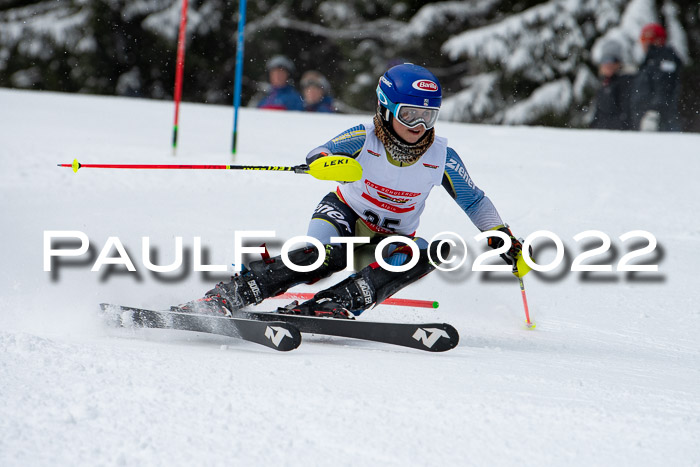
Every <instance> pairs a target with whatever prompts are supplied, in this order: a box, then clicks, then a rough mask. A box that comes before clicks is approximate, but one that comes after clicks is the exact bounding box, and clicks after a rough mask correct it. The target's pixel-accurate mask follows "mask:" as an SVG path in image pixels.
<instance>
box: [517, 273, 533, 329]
mask: <svg viewBox="0 0 700 467" xmlns="http://www.w3.org/2000/svg"><path fill="white" fill-rule="evenodd" d="M518 281H519V282H520V292H521V294H522V296H523V307H524V308H525V325H526V326H527V328H528V329H535V323H533V322H532V321H530V309H529V308H528V306H527V295H525V284H524V283H523V278H522V277H518Z"/></svg>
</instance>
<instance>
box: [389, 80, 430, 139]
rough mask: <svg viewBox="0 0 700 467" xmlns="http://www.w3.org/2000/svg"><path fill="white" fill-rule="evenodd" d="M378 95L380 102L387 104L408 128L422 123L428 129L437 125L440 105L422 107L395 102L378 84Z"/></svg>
mask: <svg viewBox="0 0 700 467" xmlns="http://www.w3.org/2000/svg"><path fill="white" fill-rule="evenodd" d="M377 97H378V98H379V102H381V104H382V105H383V106H385V107H386V108H387V109H389V111H390V112H391V113H392V115H394V118H396V119H397V120H398V121H399V122H401V123H402V124H403V125H405V126H407V127H408V128H415V127H417V126H418V125H420V124H423V126H425V129H426V130H430V129H431V128H432V127H434V126H435V122H436V121H437V118H438V113H440V107H422V106H419V105H411V104H394V103H393V102H391V101H390V100H389V98H388V97H386V94H384V92H382V90H381V89H380V87H379V86H377Z"/></svg>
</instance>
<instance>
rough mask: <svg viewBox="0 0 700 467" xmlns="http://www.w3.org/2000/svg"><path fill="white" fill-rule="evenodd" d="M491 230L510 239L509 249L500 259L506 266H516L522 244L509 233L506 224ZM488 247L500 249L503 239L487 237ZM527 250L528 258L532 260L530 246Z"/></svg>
mask: <svg viewBox="0 0 700 467" xmlns="http://www.w3.org/2000/svg"><path fill="white" fill-rule="evenodd" d="M491 230H500V231H501V232H503V233H505V234H506V235H508V237H510V248H509V249H508V251H507V252H505V253H502V254H501V258H503V261H505V262H506V264H510V265H516V264H517V262H518V258H519V257H520V256H521V254H522V251H523V244H522V242H521V241H520V240H518V239H517V238H515V236H514V235H513V232H511V231H510V228H509V227H508V224H503V225H499V226H498V227H494V228H493V229H491ZM488 245H489V246H490V247H491V248H493V249H496V248H500V247H502V246H503V239H502V238H499V237H489V238H488ZM528 250H529V251H528V253H529V256H530V258H532V246H530V247H529V248H528Z"/></svg>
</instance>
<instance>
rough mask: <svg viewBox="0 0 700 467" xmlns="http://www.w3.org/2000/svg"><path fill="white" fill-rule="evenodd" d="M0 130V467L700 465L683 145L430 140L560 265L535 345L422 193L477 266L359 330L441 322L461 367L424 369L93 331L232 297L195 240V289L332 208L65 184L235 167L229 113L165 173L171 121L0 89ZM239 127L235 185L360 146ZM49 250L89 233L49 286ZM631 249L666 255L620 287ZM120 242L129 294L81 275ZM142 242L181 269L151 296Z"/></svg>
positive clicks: (187, 137) (485, 135)
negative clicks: (127, 316) (120, 315)
mask: <svg viewBox="0 0 700 467" xmlns="http://www.w3.org/2000/svg"><path fill="white" fill-rule="evenodd" d="M0 109H1V111H0V161H1V162H0V163H1V166H0V169H1V170H0V190H1V197H2V200H3V201H2V205H1V206H2V207H1V209H2V222H3V228H2V230H1V234H0V235H2V255H1V258H2V263H1V269H0V465H3V466H20V465H21V466H24V465H96V464H104V465H114V464H118V465H192V464H196V465H331V464H334V465H562V464H564V463H566V464H569V465H692V464H698V463H700V448H699V447H698V446H699V445H698V441H697V440H698V439H700V344H698V335H700V311H698V310H699V308H698V302H699V298H700V292H699V291H698V290H699V289H698V286H697V285H698V282H697V265H698V264H699V260H700V253H698V249H697V246H696V245H697V243H698V241H700V220H698V218H697V198H698V196H699V195H700V189H699V188H698V187H697V179H698V173H699V169H700V159H698V156H700V153H699V152H700V137H698V136H697V135H680V134H673V135H671V134H663V135H661V134H639V133H626V134H622V133H616V132H601V131H566V130H552V129H542V128H502V127H489V126H475V125H459V124H449V123H439V124H438V129H439V132H440V133H441V134H442V135H444V136H447V137H448V138H449V140H450V145H451V146H452V147H454V148H455V149H456V150H457V151H458V152H459V153H460V155H461V156H462V157H463V159H464V160H465V162H466V164H467V165H468V169H469V170H470V173H471V175H472V177H473V179H474V180H475V182H476V183H477V184H478V185H479V186H480V187H481V188H483V189H484V190H485V191H486V192H487V194H488V195H489V196H490V197H491V199H492V200H493V201H494V203H495V205H496V206H497V207H498V209H499V211H500V213H501V214H502V216H503V217H504V219H506V221H507V222H509V223H510V224H511V226H512V227H513V229H514V231H515V232H516V234H518V235H520V236H523V237H525V236H528V235H529V234H530V233H532V232H535V231H538V230H548V231H551V232H553V233H554V234H556V235H557V236H558V237H559V238H561V239H562V241H563V245H564V250H565V252H566V255H565V257H564V260H563V262H562V265H561V266H560V267H559V268H556V269H555V270H554V271H552V272H548V273H531V274H530V275H528V276H527V277H526V279H525V283H526V286H527V292H528V299H529V302H530V308H531V313H532V316H533V318H534V320H535V321H536V322H537V329H536V330H535V331H527V330H525V329H524V326H523V322H524V316H523V308H522V303H521V298H520V290H519V287H518V284H517V281H514V280H513V278H512V277H510V276H509V275H508V274H504V275H501V274H496V273H493V274H487V273H484V272H473V271H471V270H470V269H471V265H472V264H473V260H474V257H475V254H478V253H479V252H480V251H481V250H480V247H479V246H478V243H477V242H475V241H474V240H473V237H474V235H476V234H477V233H478V232H477V230H476V229H475V228H474V227H473V226H472V225H471V224H470V222H469V220H468V219H467V218H466V216H464V215H463V214H462V213H461V212H460V210H459V209H458V208H457V206H456V205H455V204H454V203H453V202H452V200H451V199H450V198H449V197H448V196H447V195H446V194H445V193H443V192H442V190H435V192H434V193H433V194H432V195H431V198H430V200H429V205H428V207H427V209H426V213H425V215H424V217H423V223H422V225H421V228H420V230H419V233H420V234H421V235H422V236H424V237H428V238H430V237H431V236H432V235H434V234H436V233H438V232H442V231H453V232H457V233H459V234H460V235H462V236H463V237H464V238H465V240H466V241H467V244H468V246H469V248H470V256H469V258H468V260H467V261H466V263H465V265H464V266H463V267H462V268H460V269H459V270H458V271H455V272H450V273H446V272H437V273H434V274H431V275H430V276H428V277H426V278H425V279H423V280H422V281H421V282H419V283H417V284H414V285H413V286H411V287H409V288H408V289H405V290H403V291H401V292H400V293H399V296H401V297H407V298H425V299H435V300H439V301H440V303H441V306H440V308H439V309H437V310H432V309H430V310H428V309H405V308H396V307H389V306H380V307H378V308H377V309H375V310H371V311H368V312H366V313H365V315H363V319H382V320H411V321H418V320H429V321H435V320H441V321H447V322H450V323H452V324H453V325H454V326H455V327H457V329H458V330H459V331H460V334H461V343H460V345H459V346H458V347H457V348H456V349H454V350H452V351H450V352H447V353H445V354H439V355H433V354H426V353H423V352H419V351H413V350H409V349H401V348H393V347H390V346H386V345H381V344H374V343H367V342H359V341H353V340H349V339H338V338H324V337H317V336H305V337H304V342H303V343H302V346H301V347H300V348H299V349H297V350H295V351H293V352H290V353H287V354H280V353H276V352H273V351H270V350H268V349H265V348H263V347H260V346H257V345H255V344H249V343H245V342H241V341H237V340H231V339H227V338H223V337H215V336H209V335H201V334H192V333H186V332H173V331H157V330H141V331H138V332H130V331H126V330H125V331H122V332H117V331H115V330H108V329H105V328H103V327H102V326H101V325H100V323H99V321H98V320H97V318H96V312H97V304H98V303H100V302H116V303H122V304H126V305H142V306H148V307H164V306H167V305H170V304H174V303H180V302H183V301H186V300H189V299H192V298H195V297H199V296H201V295H202V293H203V292H205V291H206V290H207V289H208V288H209V287H210V286H211V285H212V284H213V283H214V282H216V281H217V280H218V279H219V277H220V276H221V275H222V274H218V273H195V272H192V251H193V246H194V238H195V237H200V238H201V242H202V245H203V250H204V252H205V255H204V260H205V261H206V262H207V264H230V263H231V261H232V257H233V235H234V231H236V230H239V231H243V230H275V231H276V232H277V240H273V241H270V242H268V244H269V246H270V247H271V249H272V250H273V252H275V253H277V252H279V249H280V247H281V244H282V242H283V241H284V240H286V239H288V238H291V237H292V236H295V235H300V234H303V233H305V231H306V224H307V222H308V218H309V217H310V215H311V212H312V211H313V209H314V207H315V205H316V203H317V202H318V200H320V198H321V197H322V196H323V195H324V194H325V193H326V192H328V191H329V190H331V189H333V187H334V184H333V183H331V182H323V181H318V180H315V179H313V178H311V177H308V176H303V175H294V174H287V173H262V172H260V173H255V172H250V173H248V172H246V173H243V172H232V171H223V170H222V171H118V170H96V169H92V170H91V169H81V170H80V172H79V173H78V174H74V173H73V172H72V171H71V170H69V169H64V168H58V167H56V164H58V163H69V162H71V161H72V160H73V159H74V158H77V159H78V160H80V161H81V162H84V163H200V164H201V163H212V164H226V163H231V156H230V154H229V150H228V149H229V146H230V135H231V126H232V125H231V119H232V111H231V109H230V108H226V107H214V106H202V105H187V104H185V105H184V107H183V109H182V113H181V125H180V135H181V136H180V148H179V152H178V155H177V156H175V157H173V156H172V154H171V150H170V147H169V142H170V137H171V133H170V132H171V121H172V113H173V109H172V105H171V104H169V103H167V102H153V101H146V100H129V99H117V98H105V97H87V96H76V95H61V94H51V93H36V92H19V91H10V90H1V89H0ZM240 117H241V121H240V125H239V131H240V137H239V146H240V147H239V155H238V156H237V157H236V160H235V163H241V164H243V163H250V164H285V165H290V164H296V163H300V162H302V160H303V156H304V155H305V153H306V152H307V151H308V150H309V149H310V148H312V147H314V146H315V145H317V144H320V143H322V142H324V141H326V140H327V139H329V138H330V137H332V136H334V135H335V134H337V133H339V132H340V131H341V130H343V129H345V128H347V127H349V126H351V125H354V124H357V123H361V122H362V121H363V120H365V119H364V118H358V117H357V116H337V115H332V116H326V115H305V114H300V113H279V112H264V111H257V110H250V109H243V110H242V111H241V114H240ZM368 118H369V116H367V119H368ZM51 230H70V231H81V232H84V233H85V234H86V235H87V236H88V238H89V239H90V246H91V249H90V251H89V252H88V254H86V255H85V256H83V257H80V258H62V259H61V260H60V262H59V263H58V265H57V266H58V267H56V265H54V270H53V271H52V272H45V271H44V270H43V263H44V259H43V251H44V232H45V231H51ZM587 230H599V231H601V232H604V233H605V234H607V235H608V236H609V237H610V238H611V240H612V248H611V250H610V251H609V252H607V253H605V254H603V255H601V256H599V257H597V258H596V259H597V260H598V263H601V264H611V265H612V266H613V272H607V273H583V272H572V271H571V270H570V269H571V264H572V261H573V259H574V258H575V257H576V256H577V255H579V254H580V253H582V252H583V251H585V250H590V249H592V248H594V247H595V246H597V245H598V244H600V241H595V240H594V239H590V238H589V239H584V240H582V241H581V242H580V243H579V242H576V241H574V236H575V235H577V234H578V233H580V232H584V231H587ZM635 230H644V231H647V232H650V233H651V234H653V235H654V236H655V238H656V239H657V240H658V246H657V247H656V249H655V250H654V251H653V252H652V253H649V254H646V255H644V256H642V257H641V258H639V259H638V261H637V262H638V263H646V264H658V265H659V270H658V272H646V273H633V274H630V273H623V272H616V271H615V269H616V267H617V264H618V261H619V260H620V258H621V257H622V256H623V255H624V254H625V253H627V252H628V251H631V250H632V249H634V248H639V247H641V246H644V245H645V244H646V242H645V241H642V240H641V239H636V240H634V239H632V240H629V241H628V242H622V241H621V240H620V239H619V236H620V235H622V234H624V233H626V232H630V231H635ZM109 237H118V238H119V240H120V241H121V242H122V243H123V245H124V246H125V248H126V251H127V252H128V254H129V257H130V259H131V260H132V261H133V262H134V265H135V267H136V270H137V271H136V273H128V272H125V270H124V268H122V267H117V268H115V269H113V270H110V269H109V268H108V267H103V268H102V270H101V271H100V272H91V270H90V269H91V267H92V266H93V264H94V263H95V260H96V259H97V256H98V255H99V254H100V251H101V250H102V248H103V246H104V245H105V244H107V242H108V238H109ZM143 237H149V238H150V244H151V248H152V250H153V253H157V258H156V256H155V254H153V255H152V259H153V261H154V262H156V263H157V264H169V263H171V262H172V261H173V260H174V258H175V237H182V238H183V244H184V249H185V255H184V257H185V265H184V266H183V268H181V269H180V270H178V271H176V272H175V273H172V274H169V275H164V274H155V273H152V272H150V271H149V270H147V269H146V268H145V267H144V264H143V261H142V251H141V250H142V238H143ZM635 241H636V242H637V244H636V245H634V246H631V244H634V243H635ZM548 245H551V242H548V241H546V240H544V239H540V240H537V241H536V242H535V246H536V249H539V256H538V260H539V261H540V262H542V263H546V262H549V261H551V260H552V259H554V249H553V248H552V247H550V246H548ZM538 246H539V248H538ZM63 247H64V248H65V247H67V246H66V245H63ZM110 255H111V256H115V255H116V250H114V249H112V250H111V252H110ZM590 262H591V261H585V262H584V264H588V263H590ZM633 263H634V261H633ZM338 278H339V277H338V276H336V279H338ZM311 289H312V287H309V286H300V287H298V290H311ZM278 304H279V302H275V303H272V302H271V303H270V304H269V306H277V305H278ZM261 306H262V307H265V304H263V305H261Z"/></svg>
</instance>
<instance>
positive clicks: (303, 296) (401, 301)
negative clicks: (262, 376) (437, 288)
mask: <svg viewBox="0 0 700 467" xmlns="http://www.w3.org/2000/svg"><path fill="white" fill-rule="evenodd" d="M313 297H314V294H313V293H310V292H286V293H283V294H279V295H277V296H275V297H273V298H284V299H297V298H298V299H300V300H310V299H312V298H313ZM381 304H382V305H395V306H412V307H416V308H437V307H438V306H440V304H439V303H438V302H436V301H434V300H414V299H410V298H387V299H386V300H384V301H383V302H382V303H381Z"/></svg>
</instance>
